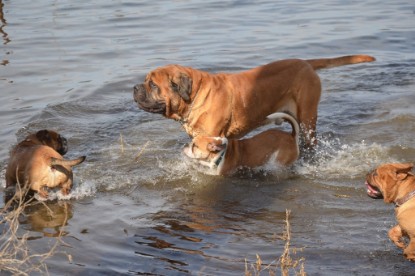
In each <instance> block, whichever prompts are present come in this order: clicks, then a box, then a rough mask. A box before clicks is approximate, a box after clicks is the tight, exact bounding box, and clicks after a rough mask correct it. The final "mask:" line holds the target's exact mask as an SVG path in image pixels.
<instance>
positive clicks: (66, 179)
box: [6, 129, 85, 198]
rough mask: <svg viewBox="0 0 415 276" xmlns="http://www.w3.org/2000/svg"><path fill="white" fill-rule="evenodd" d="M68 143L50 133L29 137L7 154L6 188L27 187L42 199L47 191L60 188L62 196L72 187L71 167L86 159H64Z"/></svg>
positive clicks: (42, 131)
mask: <svg viewBox="0 0 415 276" xmlns="http://www.w3.org/2000/svg"><path fill="white" fill-rule="evenodd" d="M67 144H68V143H67V140H66V139H65V138H64V137H62V136H61V135H59V134H58V133H56V132H55V131H51V130H46V129H45V130H40V131H38V132H36V133H34V134H30V135H29V136H27V137H26V139H24V140H23V141H22V142H20V143H19V144H17V145H16V146H15V147H14V148H13V149H12V150H11V152H10V160H9V163H8V166H7V169H6V188H7V187H10V186H13V185H16V184H20V185H21V187H30V189H31V190H33V191H36V192H37V193H38V194H39V196H41V197H43V198H47V197H48V191H47V188H55V187H58V186H60V187H61V192H62V194H63V195H67V194H68V193H69V191H70V190H71V188H72V181H73V174H72V166H75V165H78V164H80V163H82V162H83V161H84V160H85V156H82V157H79V158H77V159H74V160H65V159H63V157H62V155H64V154H65V153H66V152H67V151H68V146H67Z"/></svg>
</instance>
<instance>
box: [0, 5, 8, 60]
mask: <svg viewBox="0 0 415 276" xmlns="http://www.w3.org/2000/svg"><path fill="white" fill-rule="evenodd" d="M3 7H4V4H3V0H0V34H1V36H2V37H3V44H4V45H6V44H7V43H9V42H10V39H9V35H8V34H7V33H6V31H5V30H4V27H6V25H7V21H6V19H5V18H4V12H3ZM6 54H7V53H6ZM8 63H9V61H8V60H7V59H3V60H2V61H1V62H0V65H7V64H8Z"/></svg>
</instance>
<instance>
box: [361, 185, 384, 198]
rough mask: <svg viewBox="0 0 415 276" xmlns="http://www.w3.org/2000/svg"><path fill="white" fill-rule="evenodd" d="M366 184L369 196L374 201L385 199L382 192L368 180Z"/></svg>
mask: <svg viewBox="0 0 415 276" xmlns="http://www.w3.org/2000/svg"><path fill="white" fill-rule="evenodd" d="M365 184H366V191H367V195H368V196H370V197H371V198H374V199H380V198H383V195H382V192H381V191H380V190H379V189H378V188H377V187H375V186H373V185H371V184H370V183H369V182H368V181H367V180H366V183H365Z"/></svg>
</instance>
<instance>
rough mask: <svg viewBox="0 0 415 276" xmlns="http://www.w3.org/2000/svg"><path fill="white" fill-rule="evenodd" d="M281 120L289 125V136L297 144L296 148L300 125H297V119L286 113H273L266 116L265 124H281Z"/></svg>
mask: <svg viewBox="0 0 415 276" xmlns="http://www.w3.org/2000/svg"><path fill="white" fill-rule="evenodd" d="M281 120H284V121H287V122H288V123H289V124H290V125H291V127H292V132H291V135H292V137H294V139H295V141H296V142H297V147H298V143H299V137H298V136H299V133H300V125H299V124H298V122H297V119H295V117H294V116H292V115H291V114H290V113H288V112H275V113H272V114H270V115H268V116H267V123H275V124H281Z"/></svg>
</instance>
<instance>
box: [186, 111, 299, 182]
mask: <svg viewBox="0 0 415 276" xmlns="http://www.w3.org/2000/svg"><path fill="white" fill-rule="evenodd" d="M281 120H285V121H287V122H288V123H290V124H291V127H292V132H291V133H287V132H284V131H281V130H278V129H269V130H266V131H264V132H261V133H259V134H257V135H255V136H253V137H252V138H248V139H242V140H236V139H227V138H224V137H207V136H197V137H195V138H193V141H192V142H191V143H190V144H189V145H188V146H186V147H185V148H184V150H183V152H184V154H185V155H186V156H188V157H189V158H191V159H192V160H194V161H196V162H198V163H199V164H201V165H203V166H206V167H209V168H210V169H212V170H213V172H214V174H217V175H228V174H231V173H233V172H235V171H236V170H237V169H238V168H256V167H259V166H262V165H265V164H266V163H268V162H270V161H271V162H273V163H272V164H274V165H282V166H288V165H291V164H292V163H294V161H295V160H297V158H298V155H299V149H298V133H299V130H300V129H299V128H300V127H299V125H298V123H297V121H296V119H295V118H294V117H292V116H291V115H289V114H287V113H283V112H277V113H274V114H271V115H269V116H268V117H267V121H268V122H275V123H278V124H279V123H280V122H281Z"/></svg>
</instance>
